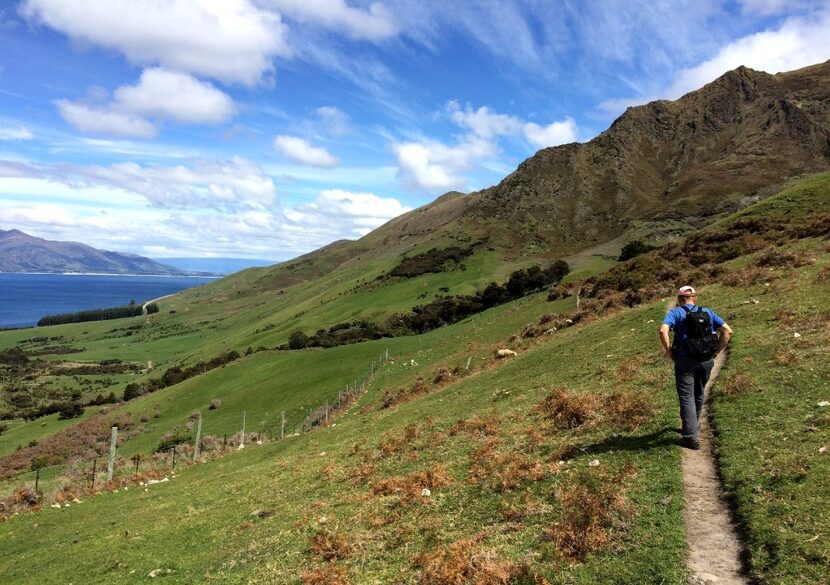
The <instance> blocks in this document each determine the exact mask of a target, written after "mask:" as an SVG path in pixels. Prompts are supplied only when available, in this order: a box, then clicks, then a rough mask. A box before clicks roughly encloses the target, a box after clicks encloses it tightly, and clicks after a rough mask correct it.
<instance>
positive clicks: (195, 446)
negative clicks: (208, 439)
mask: <svg viewBox="0 0 830 585" xmlns="http://www.w3.org/2000/svg"><path fill="white" fill-rule="evenodd" d="M201 451H202V415H201V414H200V415H199V422H198V423H196V442H195V443H194V444H193V462H194V463H195V462H196V461H197V460H198V459H199V455H200V454H201Z"/></svg>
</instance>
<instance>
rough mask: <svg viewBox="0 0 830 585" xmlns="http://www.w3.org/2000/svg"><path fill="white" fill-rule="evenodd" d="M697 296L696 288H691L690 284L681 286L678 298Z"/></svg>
mask: <svg viewBox="0 0 830 585" xmlns="http://www.w3.org/2000/svg"><path fill="white" fill-rule="evenodd" d="M696 294H697V291H696V290H695V289H694V287H692V286H689V285H688V284H687V285H686V286H681V287H680V290H678V291H677V296H679V297H693V296H695V295H696Z"/></svg>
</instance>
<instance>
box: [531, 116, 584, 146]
mask: <svg viewBox="0 0 830 585" xmlns="http://www.w3.org/2000/svg"><path fill="white" fill-rule="evenodd" d="M522 133H523V134H524V136H525V138H527V140H528V141H530V142H531V143H532V144H534V145H535V146H538V147H539V148H547V147H548V146H558V145H560V144H567V143H568V142H575V141H576V134H577V128H576V122H574V120H573V119H572V118H565V119H564V120H562V121H561V122H553V123H551V124H548V125H547V126H539V125H538V124H535V123H533V122H528V123H526V124H523V125H522Z"/></svg>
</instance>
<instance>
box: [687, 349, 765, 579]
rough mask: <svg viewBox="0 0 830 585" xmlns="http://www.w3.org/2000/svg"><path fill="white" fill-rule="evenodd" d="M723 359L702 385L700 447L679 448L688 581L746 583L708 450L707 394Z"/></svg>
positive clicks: (739, 550)
mask: <svg viewBox="0 0 830 585" xmlns="http://www.w3.org/2000/svg"><path fill="white" fill-rule="evenodd" d="M725 361H726V352H722V353H721V354H720V355H718V357H717V358H716V359H715V366H714V368H712V375H711V377H710V378H709V383H708V384H707V385H706V391H705V392H706V402H705V405H704V407H703V412H702V414H701V417H700V451H691V450H689V449H683V454H682V469H683V490H684V501H685V507H684V510H683V520H684V524H685V528H686V542H687V543H688V545H689V556H688V559H687V561H686V564H687V566H688V567H689V570H690V571H691V574H692V575H691V578H690V581H689V583H690V585H747V584H748V583H749V581H748V580H747V579H746V577H745V576H744V574H743V570H742V565H741V555H742V552H743V547H742V544H741V541H740V539H739V538H738V533H737V531H736V529H735V525H734V523H733V521H732V515H731V513H730V511H729V508H728V507H727V505H726V502H725V500H724V497H723V490H722V488H721V484H720V478H719V476H718V473H717V469H716V467H715V457H714V454H713V451H712V443H713V441H712V429H711V427H710V425H709V394H710V391H711V388H712V385H713V384H714V383H715V381H716V380H717V377H718V374H719V373H720V370H721V368H722V367H723V364H724V362H725Z"/></svg>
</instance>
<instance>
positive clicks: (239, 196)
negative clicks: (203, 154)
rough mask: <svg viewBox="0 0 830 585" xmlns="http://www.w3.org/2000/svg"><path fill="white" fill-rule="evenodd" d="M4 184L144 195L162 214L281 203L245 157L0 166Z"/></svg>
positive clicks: (7, 163)
mask: <svg viewBox="0 0 830 585" xmlns="http://www.w3.org/2000/svg"><path fill="white" fill-rule="evenodd" d="M0 178H32V179H45V180H47V181H50V182H55V183H58V184H62V185H66V186H68V187H71V188H72V189H74V190H75V191H76V192H77V193H78V194H79V195H78V196H79V197H82V196H83V192H84V190H88V189H95V188H99V187H103V188H109V189H113V190H115V191H118V192H121V193H122V194H123V193H127V194H135V195H140V196H141V197H142V198H143V199H144V200H145V201H146V202H147V203H148V204H149V205H150V206H151V207H156V208H162V209H215V210H223V211H232V212H233V211H239V210H243V211H244V210H261V209H265V208H268V207H269V206H271V205H272V204H273V203H274V202H275V200H276V195H277V191H276V187H275V186H274V183H273V181H272V180H271V178H270V177H269V176H268V175H267V174H265V172H264V171H263V170H262V168H261V167H259V165H257V164H255V163H252V162H250V161H248V160H245V159H243V158H240V157H234V158H232V159H230V160H226V161H199V162H196V163H194V164H192V165H183V164H182V165H173V166H162V165H140V164H138V163H134V162H126V163H117V164H113V165H109V166H102V165H69V164H58V165H50V164H34V163H28V164H26V163H15V162H11V161H0Z"/></svg>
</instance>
